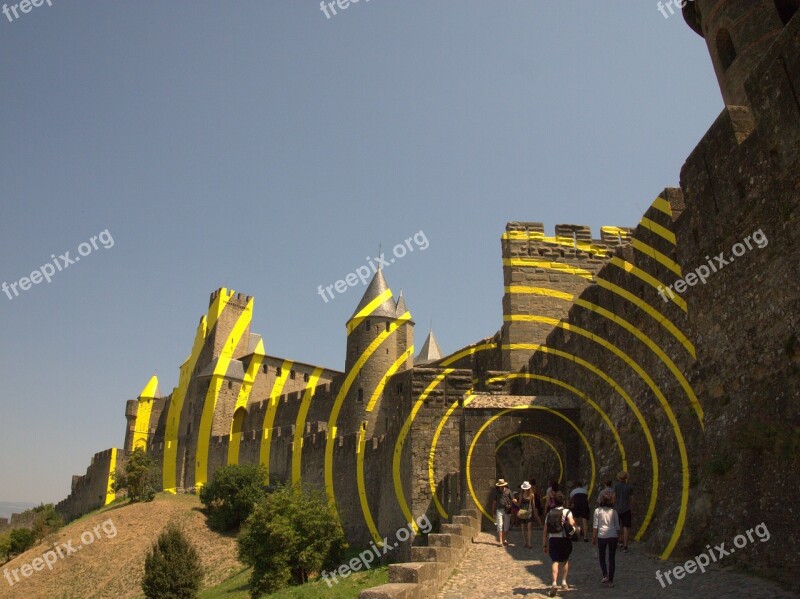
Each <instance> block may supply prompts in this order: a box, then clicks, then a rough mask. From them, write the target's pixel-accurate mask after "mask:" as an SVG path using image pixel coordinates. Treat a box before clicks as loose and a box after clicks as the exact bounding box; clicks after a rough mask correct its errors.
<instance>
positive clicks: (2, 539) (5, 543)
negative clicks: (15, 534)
mask: <svg viewBox="0 0 800 599" xmlns="http://www.w3.org/2000/svg"><path fill="white" fill-rule="evenodd" d="M10 556H11V537H9V536H8V533H3V534H0V564H4V563H6V562H7V561H8V560H9V557H10Z"/></svg>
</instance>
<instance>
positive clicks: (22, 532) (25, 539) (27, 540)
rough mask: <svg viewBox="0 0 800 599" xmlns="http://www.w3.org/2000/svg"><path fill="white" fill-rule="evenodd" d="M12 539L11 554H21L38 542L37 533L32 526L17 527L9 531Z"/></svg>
mask: <svg viewBox="0 0 800 599" xmlns="http://www.w3.org/2000/svg"><path fill="white" fill-rule="evenodd" d="M8 537H9V540H10V546H9V549H10V551H9V554H10V555H19V554H20V553H25V552H26V551H27V550H28V549H30V548H31V547H33V546H34V545H35V544H36V535H35V534H33V531H32V530H31V529H30V528H15V529H14V530H12V531H11V532H9V533H8Z"/></svg>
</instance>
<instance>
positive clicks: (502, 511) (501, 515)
mask: <svg viewBox="0 0 800 599" xmlns="http://www.w3.org/2000/svg"><path fill="white" fill-rule="evenodd" d="M494 487H495V490H494V499H493V500H492V511H493V512H494V516H495V522H496V524H497V544H498V545H500V546H501V547H502V546H503V545H508V529H509V528H510V527H511V506H513V505H514V500H513V498H512V496H511V489H509V488H508V483H507V482H506V481H505V480H504V479H502V478H501V479H499V480H498V481H497V483H495V485H494Z"/></svg>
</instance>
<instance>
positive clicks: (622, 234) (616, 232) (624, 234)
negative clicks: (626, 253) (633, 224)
mask: <svg viewBox="0 0 800 599" xmlns="http://www.w3.org/2000/svg"><path fill="white" fill-rule="evenodd" d="M600 232H601V233H605V234H606V235H613V236H615V237H619V238H620V239H622V241H627V240H628V239H630V237H631V232H630V231H626V230H625V229H620V228H619V227H612V226H605V227H600Z"/></svg>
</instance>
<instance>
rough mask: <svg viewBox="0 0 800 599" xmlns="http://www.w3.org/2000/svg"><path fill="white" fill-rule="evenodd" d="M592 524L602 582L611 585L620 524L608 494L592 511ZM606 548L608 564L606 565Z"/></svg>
mask: <svg viewBox="0 0 800 599" xmlns="http://www.w3.org/2000/svg"><path fill="white" fill-rule="evenodd" d="M592 524H593V525H592V545H598V548H599V554H600V570H601V571H602V572H603V584H605V585H608V586H610V587H613V586H614V572H615V570H616V569H617V563H616V555H617V541H618V539H619V528H620V526H619V514H617V510H615V509H614V501H613V498H612V497H611V495H610V494H606V495H603V497H602V499H601V501H600V506H599V507H598V508H597V509H596V510H595V511H594V520H593V523H592ZM606 550H608V566H606Z"/></svg>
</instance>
